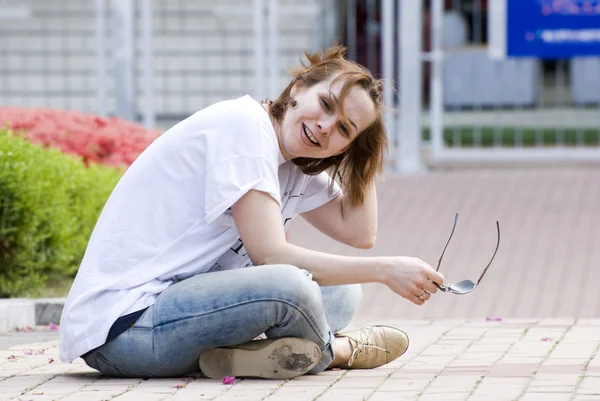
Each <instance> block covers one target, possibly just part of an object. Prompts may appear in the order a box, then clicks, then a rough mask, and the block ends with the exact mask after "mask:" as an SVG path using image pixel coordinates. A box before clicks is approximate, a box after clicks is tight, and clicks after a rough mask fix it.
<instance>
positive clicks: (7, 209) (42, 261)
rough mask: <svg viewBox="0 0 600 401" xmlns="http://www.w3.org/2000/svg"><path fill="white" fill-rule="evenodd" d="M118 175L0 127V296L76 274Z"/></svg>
mask: <svg viewBox="0 0 600 401" xmlns="http://www.w3.org/2000/svg"><path fill="white" fill-rule="evenodd" d="M121 175H122V172H121V171H119V170H116V169H113V168H108V167H104V166H99V165H93V166H91V167H89V168H87V167H85V166H84V164H83V163H82V162H81V161H80V160H78V159H76V158H75V157H73V156H70V155H65V154H63V153H61V152H60V151H58V150H55V149H49V148H42V147H39V146H36V145H32V144H31V143H29V142H27V141H26V140H24V139H23V138H21V137H20V136H19V135H17V134H15V133H12V132H10V131H6V130H0V297H8V296H21V295H24V294H35V293H36V291H38V290H40V289H41V288H42V287H43V286H44V284H45V283H46V280H47V279H48V277H51V276H73V275H74V274H75V273H76V271H77V268H78V266H79V263H80V261H81V258H82V257H83V254H84V252H85V248H86V245H87V241H88V239H89V236H90V234H91V232H92V229H93V228H94V225H95V223H96V220H97V218H98V216H99V214H100V212H101V210H102V208H103V206H104V203H105V202H106V199H108V196H109V195H110V193H111V191H112V189H113V188H114V186H115V185H116V183H117V181H118V180H119V178H120V177H121Z"/></svg>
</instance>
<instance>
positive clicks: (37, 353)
mask: <svg viewBox="0 0 600 401" xmlns="http://www.w3.org/2000/svg"><path fill="white" fill-rule="evenodd" d="M44 352H46V350H43V349H40V350H37V351H34V352H33V355H44Z"/></svg>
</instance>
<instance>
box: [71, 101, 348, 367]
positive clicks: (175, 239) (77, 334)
mask: <svg viewBox="0 0 600 401" xmlns="http://www.w3.org/2000/svg"><path fill="white" fill-rule="evenodd" d="M330 182H331V179H330V178H329V176H328V175H327V174H326V173H321V174H319V175H316V176H308V175H305V174H304V173H302V171H301V170H300V169H299V168H298V167H297V166H295V165H294V164H293V163H292V162H291V161H285V160H284V159H283V156H282V155H281V152H280V150H279V146H278V142H277V138H276V136H275V131H274V129H273V125H272V124H271V120H270V118H269V115H268V114H267V112H266V111H265V110H264V108H263V107H262V106H261V105H260V104H259V103H258V102H256V101H255V100H254V99H252V98H251V97H249V96H244V97H241V98H239V99H236V100H229V101H224V102H220V103H216V104H214V105H212V106H210V107H207V108H206V109H203V110H201V111H199V112H197V113H195V114H194V115H192V116H191V117H189V118H187V119H186V120H184V121H182V122H180V123H179V124H177V125H175V126H174V127H173V128H171V129H170V130H168V131H167V132H165V133H164V134H163V135H162V136H160V137H159V138H158V139H157V140H156V141H155V142H154V143H153V144H152V145H150V146H149V147H148V148H147V149H146V150H145V151H144V152H143V153H142V154H141V155H140V156H139V158H138V159H137V160H136V161H135V162H134V163H133V164H132V165H131V167H130V168H129V169H128V170H127V171H126V172H125V174H124V175H123V177H122V178H121V180H120V181H119V183H118V184H117V186H116V187H115V189H114V191H113V193H112V194H111V196H110V197H109V199H108V201H107V203H106V205H105V207H104V210H103V211H102V213H101V215H100V218H99V219H98V222H97V224H96V227H95V229H94V232H93V233H92V236H91V238H90V241H89V244H88V247H87V250H86V253H85V256H84V258H83V261H82V263H81V266H80V268H79V272H78V273H77V277H76V278H75V282H74V283H73V286H72V288H71V291H70V292H69V295H68V297H67V301H66V303H65V307H64V309H63V313H62V318H61V327H60V359H61V361H64V362H71V361H73V360H74V359H76V358H77V357H79V356H80V355H82V354H84V353H86V352H88V351H90V350H92V349H94V348H96V347H99V346H100V345H102V344H104V342H105V341H106V337H107V335H108V332H109V330H110V327H111V326H112V324H113V323H114V322H115V321H116V320H117V319H118V318H119V317H120V316H124V315H126V314H128V313H132V312H135V311H138V310H141V309H143V308H146V307H148V306H150V305H152V304H154V302H155V300H156V297H157V296H158V295H159V294H160V293H161V292H162V291H164V290H165V289H166V288H167V287H169V286H170V285H172V284H173V283H176V282H178V281H181V280H184V279H186V278H189V277H192V276H194V275H197V274H199V273H206V272H209V271H216V270H223V269H236V268H242V267H246V266H250V265H251V264H252V262H251V261H250V259H249V257H248V255H247V254H246V252H245V250H244V248H243V244H242V243H241V241H240V235H239V232H238V230H237V227H236V225H235V222H234V220H233V217H232V215H231V210H230V207H231V206H232V205H233V204H234V203H235V202H236V201H237V200H238V199H240V198H241V197H242V196H243V195H244V194H245V193H246V192H248V191H249V190H251V189H254V190H259V191H263V192H266V193H268V194H270V195H271V196H272V197H273V198H274V199H275V200H276V201H277V202H278V203H279V205H280V208H281V209H282V212H281V213H282V223H283V224H284V225H287V222H289V220H291V219H293V218H294V217H296V216H297V215H298V214H299V213H303V212H306V211H309V210H312V209H315V208H318V207H319V206H321V205H323V204H325V203H327V202H329V201H330V200H331V199H333V198H335V197H336V196H338V195H339V194H340V193H341V191H340V188H339V186H337V184H335V183H334V190H333V191H330V190H329V183H330Z"/></svg>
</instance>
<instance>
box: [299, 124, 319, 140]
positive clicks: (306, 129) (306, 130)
mask: <svg viewBox="0 0 600 401" xmlns="http://www.w3.org/2000/svg"><path fill="white" fill-rule="evenodd" d="M302 129H303V130H304V135H306V137H307V138H308V140H309V141H311V142H312V143H314V144H315V145H320V144H319V141H317V138H315V137H314V136H313V135H312V134H311V133H310V131H309V130H308V128H306V125H304V124H302Z"/></svg>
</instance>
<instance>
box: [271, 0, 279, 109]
mask: <svg viewBox="0 0 600 401" xmlns="http://www.w3.org/2000/svg"><path fill="white" fill-rule="evenodd" d="M268 10H269V99H271V100H275V99H277V97H278V95H279V93H278V92H279V81H280V80H281V79H280V78H281V75H280V68H281V63H280V62H279V0H269V8H268Z"/></svg>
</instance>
